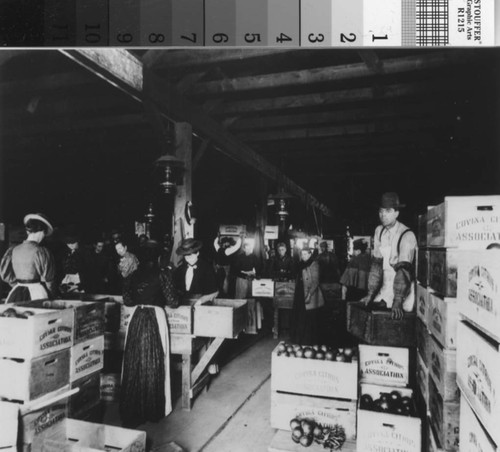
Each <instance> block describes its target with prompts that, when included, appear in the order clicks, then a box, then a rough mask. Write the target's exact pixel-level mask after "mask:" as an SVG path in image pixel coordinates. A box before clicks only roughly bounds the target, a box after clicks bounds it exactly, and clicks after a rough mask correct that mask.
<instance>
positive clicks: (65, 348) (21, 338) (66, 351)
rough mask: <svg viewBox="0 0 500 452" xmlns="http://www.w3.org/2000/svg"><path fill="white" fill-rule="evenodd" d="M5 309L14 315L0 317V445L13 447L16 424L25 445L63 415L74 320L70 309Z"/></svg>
mask: <svg viewBox="0 0 500 452" xmlns="http://www.w3.org/2000/svg"><path fill="white" fill-rule="evenodd" d="M8 310H9V312H11V313H13V312H15V313H16V314H17V315H18V316H17V317H3V316H2V317H0V400H2V404H1V405H0V412H1V413H2V416H3V419H2V422H1V427H0V447H5V448H7V447H11V448H13V450H15V447H16V444H17V442H18V429H19V442H20V444H22V445H24V446H23V447H25V448H28V449H29V448H30V446H31V444H34V443H36V442H37V441H38V440H39V439H40V438H42V437H43V436H44V435H46V434H49V433H50V431H51V430H53V429H55V428H57V424H58V423H60V422H62V420H63V419H64V418H65V417H67V415H68V391H69V383H70V349H71V347H72V346H73V329H74V325H73V321H74V320H73V316H72V313H71V312H70V311H69V310H64V311H61V310H55V309H54V310H53V309H37V308H32V307H21V306H13V305H2V306H0V314H1V315H3V314H4V313H6V311H8ZM25 313H27V314H25ZM30 313H31V314H30ZM23 315H24V316H25V317H26V318H23V317H22V316H23ZM19 418H20V422H19ZM4 426H5V427H4ZM12 429H13V430H12ZM2 450H3V449H2Z"/></svg>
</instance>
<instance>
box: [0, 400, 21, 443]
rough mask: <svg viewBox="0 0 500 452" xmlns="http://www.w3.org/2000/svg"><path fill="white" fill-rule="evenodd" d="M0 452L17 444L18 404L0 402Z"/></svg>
mask: <svg viewBox="0 0 500 452" xmlns="http://www.w3.org/2000/svg"><path fill="white" fill-rule="evenodd" d="M0 425H1V426H2V428H1V429H0V450H2V452H3V450H4V449H6V448H8V447H14V448H15V446H16V444H17V433H18V427H19V404H17V403H11V402H2V401H1V400H0Z"/></svg>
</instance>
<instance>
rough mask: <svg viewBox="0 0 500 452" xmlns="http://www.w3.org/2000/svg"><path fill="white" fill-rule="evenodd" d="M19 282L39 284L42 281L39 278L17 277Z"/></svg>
mask: <svg viewBox="0 0 500 452" xmlns="http://www.w3.org/2000/svg"><path fill="white" fill-rule="evenodd" d="M16 282H17V283H19V284H37V283H39V282H41V281H40V280H39V279H16Z"/></svg>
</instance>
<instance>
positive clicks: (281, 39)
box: [276, 33, 292, 44]
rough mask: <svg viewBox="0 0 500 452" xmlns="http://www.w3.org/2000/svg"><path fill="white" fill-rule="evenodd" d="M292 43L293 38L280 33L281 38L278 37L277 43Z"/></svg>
mask: <svg viewBox="0 0 500 452" xmlns="http://www.w3.org/2000/svg"><path fill="white" fill-rule="evenodd" d="M290 41H292V38H291V37H290V36H287V35H286V34H285V33H280V34H279V36H276V42H279V43H280V44H283V43H284V42H290Z"/></svg>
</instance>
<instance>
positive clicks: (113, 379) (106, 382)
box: [100, 373, 120, 402]
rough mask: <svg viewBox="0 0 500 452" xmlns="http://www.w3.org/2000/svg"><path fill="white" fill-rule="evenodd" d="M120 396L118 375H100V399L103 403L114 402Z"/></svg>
mask: <svg viewBox="0 0 500 452" xmlns="http://www.w3.org/2000/svg"><path fill="white" fill-rule="evenodd" d="M119 396H120V374H114V373H113V374H100V398H101V400H102V401H104V402H116V401H118V400H119Z"/></svg>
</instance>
